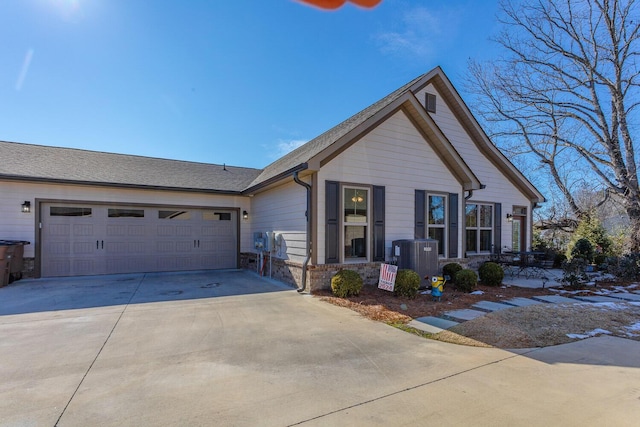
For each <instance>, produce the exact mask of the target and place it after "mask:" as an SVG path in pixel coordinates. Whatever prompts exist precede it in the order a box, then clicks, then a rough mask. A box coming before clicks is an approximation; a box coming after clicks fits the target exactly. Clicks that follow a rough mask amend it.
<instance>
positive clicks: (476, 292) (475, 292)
mask: <svg viewBox="0 0 640 427" xmlns="http://www.w3.org/2000/svg"><path fill="white" fill-rule="evenodd" d="M483 294H484V292H482V291H473V292H471V293H470V295H483Z"/></svg>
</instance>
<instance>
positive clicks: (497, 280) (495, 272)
mask: <svg viewBox="0 0 640 427" xmlns="http://www.w3.org/2000/svg"><path fill="white" fill-rule="evenodd" d="M478 275H479V276H480V281H481V282H482V283H484V284H485V285H487V286H500V285H501V284H502V279H504V270H503V269H502V267H500V266H499V265H498V264H496V263H495V262H485V263H484V264H482V265H481V266H480V268H479V269H478Z"/></svg>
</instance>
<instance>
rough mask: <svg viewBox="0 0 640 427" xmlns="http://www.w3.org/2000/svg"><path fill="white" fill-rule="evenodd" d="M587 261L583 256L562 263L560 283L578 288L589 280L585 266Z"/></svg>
mask: <svg viewBox="0 0 640 427" xmlns="http://www.w3.org/2000/svg"><path fill="white" fill-rule="evenodd" d="M586 266H587V262H586V261H585V260H584V258H580V257H576V258H573V259H570V260H568V261H565V262H563V263H562V280H561V281H562V283H564V284H566V285H568V286H570V287H572V288H580V287H581V286H582V285H583V284H584V283H586V282H587V281H588V280H589V277H588V276H587V273H585V267H586Z"/></svg>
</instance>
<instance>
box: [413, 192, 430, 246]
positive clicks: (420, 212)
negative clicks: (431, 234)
mask: <svg viewBox="0 0 640 427" xmlns="http://www.w3.org/2000/svg"><path fill="white" fill-rule="evenodd" d="M426 197H427V192H426V191H424V190H416V197H415V206H414V209H415V214H414V221H415V227H414V233H413V234H414V237H413V238H414V239H424V238H426V233H427V227H426V224H425V220H426V211H425V209H426V206H427V205H426Z"/></svg>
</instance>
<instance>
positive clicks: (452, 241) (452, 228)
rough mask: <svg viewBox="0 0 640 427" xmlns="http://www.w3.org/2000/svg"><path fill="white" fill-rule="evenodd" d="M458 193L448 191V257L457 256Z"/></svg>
mask: <svg viewBox="0 0 640 427" xmlns="http://www.w3.org/2000/svg"><path fill="white" fill-rule="evenodd" d="M458 216H459V213H458V195H457V194H456V193H449V230H448V232H449V258H458V234H459V230H458Z"/></svg>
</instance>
